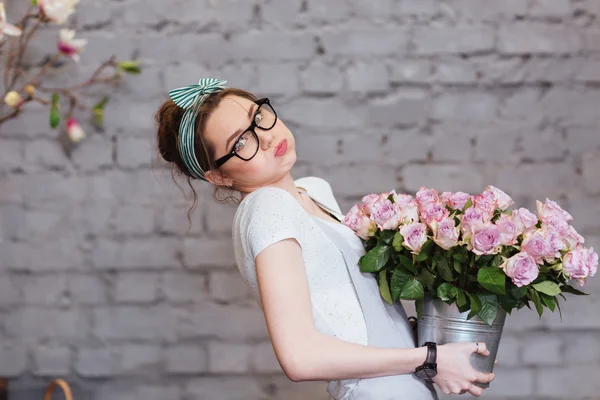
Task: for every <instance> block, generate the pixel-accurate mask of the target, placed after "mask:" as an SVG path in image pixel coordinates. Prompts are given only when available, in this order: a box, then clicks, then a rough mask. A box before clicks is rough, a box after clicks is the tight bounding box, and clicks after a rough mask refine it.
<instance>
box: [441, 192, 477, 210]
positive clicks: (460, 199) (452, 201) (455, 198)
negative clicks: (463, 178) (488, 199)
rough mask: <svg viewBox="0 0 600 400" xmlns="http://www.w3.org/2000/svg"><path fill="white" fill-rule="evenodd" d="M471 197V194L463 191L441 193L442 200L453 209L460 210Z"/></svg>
mask: <svg viewBox="0 0 600 400" xmlns="http://www.w3.org/2000/svg"><path fill="white" fill-rule="evenodd" d="M469 198H471V195H469V194H468V193H465V192H456V193H452V192H444V193H442V197H441V199H442V202H443V203H444V204H445V205H447V206H448V207H450V208H451V209H453V210H462V209H463V208H464V206H465V204H467V202H468V201H469Z"/></svg>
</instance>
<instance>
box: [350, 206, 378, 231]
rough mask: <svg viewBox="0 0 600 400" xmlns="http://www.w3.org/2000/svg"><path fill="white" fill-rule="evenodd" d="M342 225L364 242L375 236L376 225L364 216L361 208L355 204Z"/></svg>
mask: <svg viewBox="0 0 600 400" xmlns="http://www.w3.org/2000/svg"><path fill="white" fill-rule="evenodd" d="M342 223H343V224H344V225H346V226H348V227H349V228H350V229H352V230H353V231H354V232H356V235H357V236H358V237H360V238H362V239H364V240H368V239H369V237H371V236H373V235H375V232H377V225H376V224H375V221H371V220H370V219H369V217H368V216H367V215H366V214H365V212H364V209H363V208H362V206H360V205H358V204H355V205H354V206H353V207H352V208H351V209H350V211H348V213H347V214H346V216H345V217H344V219H343V220H342Z"/></svg>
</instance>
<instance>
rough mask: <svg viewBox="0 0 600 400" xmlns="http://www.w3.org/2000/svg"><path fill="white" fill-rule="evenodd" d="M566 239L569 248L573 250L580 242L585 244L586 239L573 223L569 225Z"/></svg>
mask: <svg viewBox="0 0 600 400" xmlns="http://www.w3.org/2000/svg"><path fill="white" fill-rule="evenodd" d="M564 241H565V247H566V248H567V250H572V249H574V248H575V247H576V246H577V245H578V244H583V243H584V242H585V239H584V238H583V236H581V235H580V234H579V233H578V232H577V231H576V230H575V228H574V227H573V226H572V225H569V232H568V233H567V234H566V235H565V237H564Z"/></svg>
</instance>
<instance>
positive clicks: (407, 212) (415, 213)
mask: <svg viewBox="0 0 600 400" xmlns="http://www.w3.org/2000/svg"><path fill="white" fill-rule="evenodd" d="M394 204H397V205H398V207H399V208H400V213H401V217H400V221H401V223H402V224H407V223H409V222H418V221H419V209H418V207H419V204H418V203H417V202H416V201H415V199H414V198H413V197H412V196H411V195H408V194H395V195H394Z"/></svg>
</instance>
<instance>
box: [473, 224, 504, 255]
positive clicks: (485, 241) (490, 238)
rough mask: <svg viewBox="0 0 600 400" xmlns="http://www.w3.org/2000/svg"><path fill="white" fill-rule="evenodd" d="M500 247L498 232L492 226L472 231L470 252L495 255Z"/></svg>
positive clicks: (480, 227)
mask: <svg viewBox="0 0 600 400" xmlns="http://www.w3.org/2000/svg"><path fill="white" fill-rule="evenodd" d="M499 245H500V230H499V229H498V227H497V226H495V225H493V224H485V225H481V226H478V227H476V228H474V229H473V235H472V236H471V243H470V247H471V248H470V250H471V251H472V252H473V253H475V254H477V255H483V254H495V253H497V252H498V250H499V249H498V247H499Z"/></svg>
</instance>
